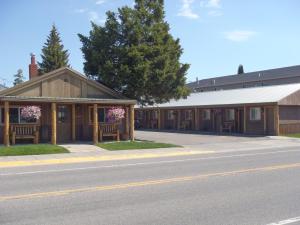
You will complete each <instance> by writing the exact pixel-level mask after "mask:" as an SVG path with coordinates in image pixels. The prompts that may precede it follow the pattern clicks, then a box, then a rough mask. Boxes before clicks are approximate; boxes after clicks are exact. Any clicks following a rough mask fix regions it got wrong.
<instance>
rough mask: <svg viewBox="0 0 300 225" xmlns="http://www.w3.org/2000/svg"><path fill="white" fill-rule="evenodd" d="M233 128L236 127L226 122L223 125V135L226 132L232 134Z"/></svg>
mask: <svg viewBox="0 0 300 225" xmlns="http://www.w3.org/2000/svg"><path fill="white" fill-rule="evenodd" d="M233 127H234V124H233V122H224V124H222V125H221V133H223V132H224V131H228V132H229V133H231V132H232V130H233Z"/></svg>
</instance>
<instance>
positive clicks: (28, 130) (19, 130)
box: [10, 124, 39, 145]
mask: <svg viewBox="0 0 300 225" xmlns="http://www.w3.org/2000/svg"><path fill="white" fill-rule="evenodd" d="M10 133H11V143H12V145H14V144H16V139H32V140H33V143H34V144H38V142H39V129H38V125H32V124H22V125H11V126H10Z"/></svg>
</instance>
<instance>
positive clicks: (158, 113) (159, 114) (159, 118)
mask: <svg viewBox="0 0 300 225" xmlns="http://www.w3.org/2000/svg"><path fill="white" fill-rule="evenodd" d="M160 120H161V113H160V109H157V128H158V129H159V130H160V129H161V121H160Z"/></svg>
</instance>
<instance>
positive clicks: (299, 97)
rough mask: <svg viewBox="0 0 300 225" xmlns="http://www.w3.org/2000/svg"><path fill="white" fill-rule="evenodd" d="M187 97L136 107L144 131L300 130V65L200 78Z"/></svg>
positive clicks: (262, 132) (278, 132)
mask: <svg viewBox="0 0 300 225" xmlns="http://www.w3.org/2000/svg"><path fill="white" fill-rule="evenodd" d="M188 86H189V87H190V88H191V89H192V90H193V92H194V93H192V94H191V95H190V96H188V97H187V98H186V99H180V100H178V101H176V100H171V101H170V102H168V103H164V104H158V105H154V106H148V107H143V108H136V110H135V113H136V115H135V116H136V126H137V127H138V128H143V129H158V130H159V129H162V130H194V131H200V132H214V133H223V132H226V133H237V134H251V135H282V134H290V133H300V66H291V67H285V68H279V69H272V70H263V71H257V72H252V73H244V74H240V75H231V76H223V77H216V78H210V79H204V80H196V82H193V83H189V84H188Z"/></svg>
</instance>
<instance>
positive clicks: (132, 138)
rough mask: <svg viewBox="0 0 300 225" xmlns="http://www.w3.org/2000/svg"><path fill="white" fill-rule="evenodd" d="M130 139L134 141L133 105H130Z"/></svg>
mask: <svg viewBox="0 0 300 225" xmlns="http://www.w3.org/2000/svg"><path fill="white" fill-rule="evenodd" d="M129 131H130V139H131V141H134V105H130V127H129Z"/></svg>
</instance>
